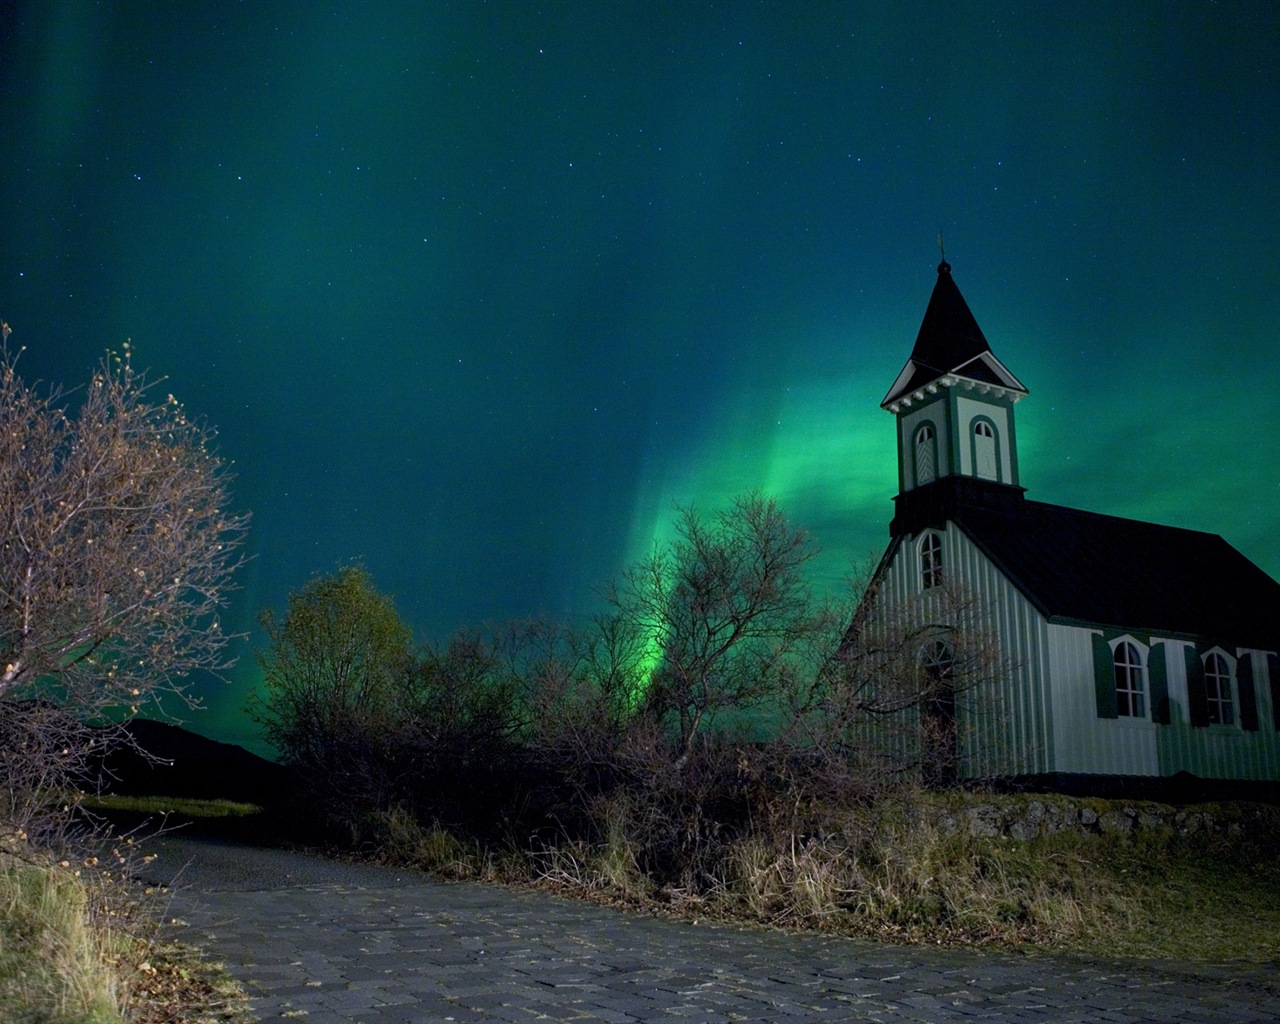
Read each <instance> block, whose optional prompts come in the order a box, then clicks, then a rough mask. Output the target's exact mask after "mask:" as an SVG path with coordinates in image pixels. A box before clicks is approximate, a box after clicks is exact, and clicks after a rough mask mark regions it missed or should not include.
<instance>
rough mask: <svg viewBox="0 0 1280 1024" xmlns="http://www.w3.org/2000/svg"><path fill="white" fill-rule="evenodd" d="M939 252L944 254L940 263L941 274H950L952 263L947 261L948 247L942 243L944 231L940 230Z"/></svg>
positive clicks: (939, 271) (939, 270)
mask: <svg viewBox="0 0 1280 1024" xmlns="http://www.w3.org/2000/svg"><path fill="white" fill-rule="evenodd" d="M938 252H939V254H941V256H942V262H941V263H939V264H938V273H939V274H949V273H950V272H951V264H950V263H948V262H947V247H946V246H945V245H943V244H942V232H941V231H939V232H938Z"/></svg>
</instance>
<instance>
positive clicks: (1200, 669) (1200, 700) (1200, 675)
mask: <svg viewBox="0 0 1280 1024" xmlns="http://www.w3.org/2000/svg"><path fill="white" fill-rule="evenodd" d="M1183 651H1184V652H1186V656H1187V704H1188V707H1187V711H1188V713H1189V715H1190V717H1191V724H1192V725H1208V724H1209V698H1208V696H1207V695H1206V694H1205V692H1204V662H1203V661H1201V660H1200V654H1199V652H1198V651H1197V650H1196V649H1195V648H1194V647H1184V648H1183Z"/></svg>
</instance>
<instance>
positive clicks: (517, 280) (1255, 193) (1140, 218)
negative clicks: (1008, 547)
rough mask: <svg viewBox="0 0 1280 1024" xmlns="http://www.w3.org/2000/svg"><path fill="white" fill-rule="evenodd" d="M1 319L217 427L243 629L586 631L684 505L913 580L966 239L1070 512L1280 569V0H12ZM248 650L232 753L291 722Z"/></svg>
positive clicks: (0, 131)
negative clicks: (936, 323) (933, 295)
mask: <svg viewBox="0 0 1280 1024" xmlns="http://www.w3.org/2000/svg"><path fill="white" fill-rule="evenodd" d="M0 99H2V102H0V200H2V201H3V214H4V240H3V245H2V246H0V316H2V317H3V318H4V319H5V320H7V321H8V322H9V324H10V325H12V327H13V337H12V339H11V341H12V342H14V343H18V344H22V345H25V346H27V352H26V353H25V354H24V355H23V357H22V363H21V365H22V367H23V369H24V372H25V374H26V376H28V377H39V378H43V379H51V380H57V381H61V382H65V383H67V384H76V383H80V382H82V381H83V380H85V379H86V377H87V375H88V373H89V371H90V369H91V367H92V366H93V364H94V363H95V362H96V361H97V360H98V358H99V357H100V355H101V354H102V352H103V351H104V349H106V348H107V347H109V346H118V345H119V344H120V343H121V342H122V341H123V340H124V339H126V338H131V339H132V342H133V347H134V352H135V363H137V364H138V365H141V366H149V367H151V368H152V369H153V370H154V371H155V372H156V373H160V374H165V375H168V377H169V382H168V383H167V384H166V385H165V388H166V390H171V391H172V392H173V393H174V394H175V395H177V396H178V397H179V398H180V399H181V400H182V401H183V402H184V403H185V405H186V406H187V409H188V411H189V412H191V413H193V414H197V415H200V416H203V417H206V418H207V419H208V420H209V421H210V422H211V423H212V424H214V425H216V426H217V427H218V430H219V435H220V444H221V450H222V452H223V454H224V455H225V456H226V457H228V458H229V459H233V460H234V461H235V471H236V473H237V482H236V485H235V494H236V497H237V501H238V503H239V505H240V506H241V507H242V508H244V509H248V510H250V511H251V512H252V513H253V516H254V520H253V531H252V539H251V549H252V554H253V555H254V559H253V561H252V563H251V565H250V566H249V567H248V569H247V570H246V571H245V572H244V574H243V576H242V577H241V580H240V582H241V584H242V589H241V590H240V591H239V592H238V594H237V595H236V601H235V605H234V607H233V608H232V609H231V613H230V615H229V616H228V624H229V625H230V626H233V627H235V628H238V629H245V630H248V629H250V628H252V626H253V620H254V617H255V615H256V613H257V612H258V611H259V610H260V609H261V608H263V607H264V606H272V607H276V608H279V607H281V606H282V605H283V603H284V600H285V598H286V596H287V594H288V593H289V591H290V590H292V589H294V588H296V587H298V586H299V585H301V584H302V583H304V582H305V581H306V580H307V579H309V578H310V577H311V576H312V575H313V574H315V573H317V572H328V571H332V570H334V569H336V568H337V567H339V566H340V565H343V564H346V563H349V562H351V561H356V560H358V561H360V562H362V563H363V564H364V565H365V566H366V567H367V568H368V569H369V571H370V572H371V574H372V575H373V577H374V580H375V582H376V584H377V585H378V586H379V587H380V589H382V590H385V591H386V592H388V593H390V594H392V595H394V597H395V600H396V603H397V606H398V607H399V609H400V610H401V612H402V614H403V616H404V617H405V619H406V621H408V622H409V623H411V624H412V625H413V627H414V628H415V630H416V631H417V633H418V635H419V636H420V637H421V638H423V639H443V638H446V637H447V636H448V635H449V634H450V633H452V632H453V631H454V630H455V629H457V628H458V627H459V626H462V625H480V624H483V623H484V622H486V621H492V622H501V621H505V620H507V619H509V618H513V617H523V616H528V615H533V614H539V613H545V614H549V615H554V616H573V615H581V614H584V613H587V612H589V611H590V610H591V609H592V608H593V607H594V605H593V601H594V598H593V588H594V587H595V586H596V585H597V584H599V583H600V582H601V581H602V580H604V579H605V578H607V577H609V576H611V575H613V574H615V573H616V572H617V571H618V570H619V569H620V568H621V567H622V566H623V565H624V564H625V563H626V562H628V561H629V560H631V559H633V558H635V557H636V556H638V555H639V554H641V553H643V552H644V551H645V550H646V549H647V548H648V547H649V546H650V545H651V544H652V543H653V541H654V539H655V536H657V535H660V534H661V532H662V531H663V530H664V529H665V528H666V524H668V523H669V522H670V520H671V518H672V512H673V508H674V505H675V503H677V502H681V503H683V502H690V501H692V502H696V503H697V504H698V505H699V506H702V507H706V508H708V509H711V508H714V507H716V506H717V505H719V504H721V503H723V502H725V501H726V500H728V499H729V498H730V497H731V496H733V495H735V494H738V493H741V492H744V491H748V490H753V489H756V490H760V491H763V492H766V493H768V494H771V495H773V496H776V497H777V498H778V499H779V501H780V502H781V503H782V504H783V506H784V507H785V508H786V509H787V510H788V512H789V513H790V514H791V516H792V517H793V519H794V520H796V521H797V522H798V523H799V524H800V525H802V526H804V527H806V528H808V529H809V530H810V531H811V532H812V533H813V535H814V537H815V539H816V541H817V543H818V544H819V545H820V546H821V547H822V548H823V550H824V554H823V557H822V562H821V566H820V569H821V573H822V577H823V579H825V580H827V581H829V582H831V583H833V584H834V583H835V582H836V581H838V580H840V579H841V578H842V577H843V576H844V575H846V573H847V571H848V567H849V565H850V563H851V562H852V561H861V560H864V559H865V558H867V557H868V556H869V555H873V554H878V553H879V551H880V550H881V549H882V548H883V546H884V544H885V543H886V541H887V537H888V522H889V519H890V517H891V515H892V506H891V503H890V499H891V497H892V495H893V494H894V492H895V491H896V487H897V474H896V456H895V451H894V432H893V418H892V416H890V415H889V414H888V413H885V412H883V411H881V410H880V408H879V403H880V400H881V399H882V398H883V397H884V395H885V392H886V391H887V389H888V387H889V385H890V384H891V383H892V382H893V380H894V377H895V376H896V375H897V373H898V371H899V369H900V368H901V367H902V364H903V363H904V362H905V360H906V358H907V355H908V354H909V352H910V350H911V346H912V344H913V342H914V340H915V335H916V331H917V329H918V328H919V324H920V319H921V317H922V316H923V314H924V309H925V305H926V304H927V302H928V298H929V294H930V291H931V289H932V288H933V283H934V280H935V276H936V275H935V267H936V264H937V263H938V250H937V246H936V237H937V235H938V233H939V231H941V233H942V235H943V237H944V239H945V243H946V252H947V259H948V261H949V262H950V263H951V264H952V266H953V268H954V277H955V280H956V283H957V284H958V285H959V287H960V289H961V291H962V292H963V294H964V296H965V298H966V299H967V300H968V303H969V306H970V308H971V309H972V310H973V312H974V314H975V316H976V317H977V320H978V322H979V324H980V325H981V326H982V328H983V330H984V332H985V334H986V335H987V338H988V340H989V341H990V342H991V345H992V348H993V349H994V351H995V353H996V355H997V356H998V357H999V358H1000V359H1001V360H1002V361H1003V362H1004V363H1005V365H1007V366H1008V367H1009V368H1010V369H1011V370H1012V371H1013V372H1014V373H1015V374H1016V375H1017V376H1018V377H1019V378H1020V379H1021V380H1022V381H1023V382H1024V383H1025V384H1026V385H1027V386H1028V387H1029V388H1030V391H1031V395H1030V397H1029V398H1028V399H1026V400H1024V401H1023V402H1022V403H1020V404H1019V405H1018V407H1017V423H1018V440H1019V454H1020V465H1021V476H1022V483H1023V484H1024V485H1025V486H1026V487H1027V488H1028V495H1029V497H1032V498H1037V499H1039V500H1042V501H1051V502H1057V503H1061V504H1066V505H1073V506H1077V507H1083V508H1089V509H1093V510H1096V511H1100V512H1108V513H1113V514H1118V515H1124V516H1132V517H1136V518H1143V519H1151V520H1155V521H1158V522H1164V523H1169V524H1173V525H1177V526H1185V527H1190V528H1193V529H1200V530H1209V531H1212V532H1215V533H1221V534H1222V535H1223V536H1225V537H1226V538H1227V539H1228V540H1229V541H1230V542H1231V543H1233V544H1234V545H1236V546H1237V547H1238V548H1239V549H1240V550H1241V551H1243V552H1244V553H1245V554H1246V555H1247V556H1248V557H1250V558H1252V559H1253V560H1254V561H1255V562H1257V563H1258V564H1259V565H1261V566H1262V567H1263V568H1264V569H1266V570H1267V571H1268V572H1270V573H1271V574H1272V575H1280V529H1278V527H1280V513H1278V512H1277V502H1278V500H1280V465H1278V460H1277V458H1276V453H1277V441H1276V437H1277V427H1276V417H1277V413H1280V344H1278V342H1280V336H1278V334H1280V332H1278V331H1277V326H1276V323H1277V296H1280V270H1278V269H1277V268H1278V267H1280V185H1278V184H1277V168H1278V167H1280V114H1278V113H1277V111H1278V110H1280V5H1277V4H1273V3H1270V2H1267V3H1216V4H1215V3H1154V2H1151V3H1147V2H1144V3H1130V4H1124V3H1122V4H1116V3H1113V2H1107V3H1069V4H1063V3H1024V2H1014V3H966V4H943V3H924V4H913V3H895V4H889V3H879V2H877V3H847V4H826V3H803V2H798V0H796V2H785V3H747V2H741V3H716V4H711V3H697V2H692V0H679V2H673V3H610V2H604V0H593V2H581V3H559V2H539V3H521V2H492V3H408V2H404V3H400V2H392V3H361V4H357V3H334V2H320V0H306V2H297V3H291V2H280V0H272V2H262V3H254V2H250V3H228V2H219V0H203V2H201V3H198V4H176V3H169V2H162V3H141V2H137V3H134V2H131V3H120V4H109V3H104V4H98V3H88V2H54V0H37V2H33V3H17V4H13V3H8V4H5V5H3V7H2V8H0ZM257 674H258V673H257V669H256V666H255V663H254V659H253V657H252V642H250V641H246V642H245V643H244V644H243V645H242V657H241V663H240V665H239V667H238V668H237V669H236V670H235V671H234V672H233V674H232V679H231V685H230V686H218V687H213V688H210V690H209V696H208V704H209V710H208V711H207V712H206V713H204V714H203V715H202V716H200V717H198V718H195V719H192V720H191V721H190V722H189V724H190V725H191V727H193V728H195V729H197V730H198V731H201V732H205V733H209V734H212V735H216V736H219V737H221V738H227V739H232V740H235V741H237V742H248V743H251V744H254V743H256V740H254V738H253V737H254V731H253V726H252V724H251V723H249V722H247V721H246V720H245V719H244V717H243V716H242V715H241V713H240V709H241V707H242V706H243V703H244V699H245V695H246V693H247V691H248V689H249V688H250V687H251V686H252V685H254V683H255V681H256V677H257Z"/></svg>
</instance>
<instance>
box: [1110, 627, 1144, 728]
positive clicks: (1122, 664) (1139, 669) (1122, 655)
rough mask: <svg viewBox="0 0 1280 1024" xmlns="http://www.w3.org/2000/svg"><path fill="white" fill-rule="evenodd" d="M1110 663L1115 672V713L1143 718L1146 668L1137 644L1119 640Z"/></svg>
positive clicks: (1120, 715) (1123, 716) (1127, 716)
mask: <svg viewBox="0 0 1280 1024" xmlns="http://www.w3.org/2000/svg"><path fill="white" fill-rule="evenodd" d="M1111 663H1112V665H1113V666H1114V668H1115V674H1116V714H1117V715H1118V716H1119V717H1121V718H1145V717H1146V716H1147V708H1146V693H1147V669H1146V665H1145V664H1144V663H1143V660H1142V652H1141V651H1140V650H1138V645H1137V644H1134V643H1131V642H1130V641H1128V640H1121V641H1120V642H1119V643H1118V644H1116V647H1115V651H1114V652H1113V653H1112V656H1111Z"/></svg>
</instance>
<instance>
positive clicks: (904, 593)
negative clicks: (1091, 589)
mask: <svg viewBox="0 0 1280 1024" xmlns="http://www.w3.org/2000/svg"><path fill="white" fill-rule="evenodd" d="M939 532H940V536H941V538H942V560H943V561H942V565H943V576H944V579H945V580H946V581H947V586H949V587H953V588H959V590H960V591H961V592H962V593H963V594H964V595H966V598H965V599H967V600H971V601H973V602H976V604H977V606H978V607H980V608H981V609H983V610H984V612H985V614H986V615H987V616H988V621H989V628H990V630H991V631H992V632H993V633H994V634H995V636H996V637H997V638H998V642H999V645H1000V647H1001V657H1000V659H999V662H1000V663H999V664H998V665H997V666H996V672H995V673H993V678H992V679H990V680H989V681H988V682H987V684H986V685H984V686H979V687H978V688H977V689H975V690H974V691H972V692H971V693H969V694H966V695H964V696H962V697H961V699H960V700H959V701H958V702H957V704H958V706H957V726H958V734H959V737H960V760H961V775H962V776H965V777H970V778H973V777H983V776H988V775H1010V774H1015V775H1025V774H1038V773H1041V772H1048V771H1052V770H1054V769H1053V768H1052V764H1053V744H1054V736H1053V733H1052V731H1051V729H1050V728H1049V720H1050V719H1049V714H1050V707H1051V705H1050V697H1049V686H1048V660H1047V658H1046V657H1045V649H1046V644H1045V636H1046V629H1047V624H1046V623H1045V621H1044V619H1043V618H1042V617H1041V616H1040V614H1039V613H1038V612H1037V611H1036V609H1035V608H1034V607H1033V606H1032V605H1031V604H1030V603H1029V602H1028V601H1027V600H1026V599H1025V598H1024V597H1023V596H1022V595H1021V594H1020V593H1019V592H1018V591H1017V589H1016V588H1015V587H1013V586H1012V585H1011V584H1010V583H1009V582H1008V580H1006V579H1005V578H1004V576H1003V575H1002V574H1001V573H1000V572H999V571H998V570H997V569H996V568H995V566H994V565H992V564H991V562H990V561H989V560H988V559H987V558H986V556H984V555H983V554H982V553H981V552H980V551H979V550H978V549H977V548H976V547H975V546H974V544H973V543H972V542H971V541H970V540H969V539H968V537H966V536H965V535H964V534H963V533H962V532H961V531H960V530H959V529H957V528H956V527H955V525H954V524H950V523H949V524H948V525H947V529H946V530H945V531H939ZM918 540H919V537H918V536H917V537H914V538H911V539H910V540H909V541H907V542H905V543H904V544H903V545H902V546H901V547H900V548H899V549H898V552H897V554H896V555H895V557H894V559H893V561H892V563H891V564H890V565H889V566H888V568H887V570H886V574H885V579H884V584H883V586H882V589H881V591H880V594H879V600H880V601H882V602H885V603H886V606H887V607H899V608H906V607H908V606H913V605H914V612H915V614H917V615H918V616H920V617H921V621H929V622H939V618H940V617H945V614H946V602H945V600H944V599H943V596H942V595H941V594H939V595H933V596H931V594H930V593H928V592H925V591H924V590H923V587H922V585H921V580H920V570H919V557H918V546H917V541H918ZM939 624H940V625H953V623H945V622H939Z"/></svg>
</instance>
